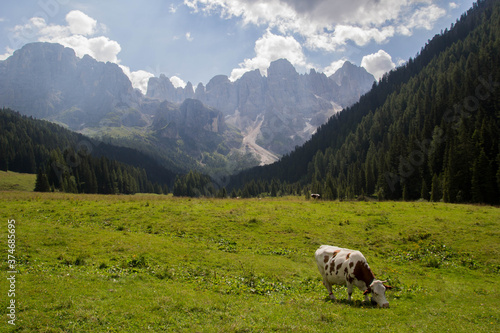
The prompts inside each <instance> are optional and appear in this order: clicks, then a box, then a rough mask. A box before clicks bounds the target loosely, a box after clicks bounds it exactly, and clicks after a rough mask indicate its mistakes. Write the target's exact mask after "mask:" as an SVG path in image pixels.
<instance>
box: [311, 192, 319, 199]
mask: <svg viewBox="0 0 500 333" xmlns="http://www.w3.org/2000/svg"><path fill="white" fill-rule="evenodd" d="M319 197H321V195H319V194H318V193H312V194H311V198H313V199H319Z"/></svg>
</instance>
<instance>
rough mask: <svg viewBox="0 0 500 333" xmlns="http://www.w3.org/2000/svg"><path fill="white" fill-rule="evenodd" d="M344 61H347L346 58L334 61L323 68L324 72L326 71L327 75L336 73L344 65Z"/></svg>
mask: <svg viewBox="0 0 500 333" xmlns="http://www.w3.org/2000/svg"><path fill="white" fill-rule="evenodd" d="M344 62H346V60H344V59H341V60H337V61H334V62H332V63H331V64H330V65H329V66H327V67H325V68H324V69H323V73H325V75H326V76H330V75H332V74H334V73H335V72H336V71H338V70H339V69H340V68H341V67H342V66H343V65H344Z"/></svg>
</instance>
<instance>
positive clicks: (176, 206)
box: [0, 192, 500, 332]
mask: <svg viewBox="0 0 500 333" xmlns="http://www.w3.org/2000/svg"><path fill="white" fill-rule="evenodd" d="M0 211H1V212H2V219H5V221H7V219H8V220H10V221H12V220H14V221H15V230H16V248H15V250H16V251H15V257H16V266H15V268H16V270H17V272H18V273H16V295H15V301H16V303H15V304H16V305H15V316H16V321H15V324H16V326H15V327H12V326H10V325H9V326H10V327H11V328H16V329H17V330H20V331H55V332H62V331H68V330H73V331H86V332H90V331H108V332H131V331H140V330H145V329H149V330H151V331H154V332H160V331H182V332H188V331H190V332H193V331H203V332H221V331H222V332H247V331H255V332H268V331H287V332H325V331H337V330H359V331H364V332H380V331H392V332H443V331H447V330H449V331H455V332H493V331H495V327H498V325H500V308H499V304H498V292H499V291H500V290H499V288H498V283H497V281H498V274H499V272H500V271H499V268H500V261H499V258H500V255H499V254H500V248H499V243H498V239H499V237H500V234H499V230H500V228H499V227H500V225H499V221H500V210H499V209H498V208H495V207H491V206H473V205H454V204H445V203H424V202H422V203H407V202H331V201H313V200H305V199H304V198H297V197H287V198H279V199H271V198H266V199H261V200H258V199H240V200H236V199H235V200H228V199H224V200H222V199H208V198H200V199H196V198H193V199H192V198H175V197H171V196H168V197H166V196H158V195H134V196H124V195H117V196H109V195H106V196H105V195H92V194H86V195H82V194H67V193H33V192H32V193H28V192H0ZM0 237H1V238H2V239H5V240H6V239H7V228H2V230H1V231H0ZM478 240H480V241H478ZM3 244H5V245H6V243H5V242H3ZM321 244H332V245H340V246H343V247H346V248H351V249H357V250H360V251H361V252H362V253H363V254H364V255H365V257H366V258H367V260H368V262H369V264H370V267H371V268H372V270H373V272H374V274H375V276H377V278H380V279H382V280H387V281H388V282H387V283H388V284H389V285H391V286H392V287H393V289H392V290H391V291H388V292H387V293H386V296H387V299H388V301H389V304H390V308H389V309H378V308H376V307H374V306H373V305H371V304H365V303H363V302H362V300H363V295H362V293H361V292H359V291H357V290H356V291H355V292H354V293H353V295H352V297H353V302H352V303H349V302H347V301H346V298H347V292H346V289H345V288H344V287H338V288H335V290H334V293H335V295H336V297H337V298H338V299H339V301H338V302H332V301H331V300H330V299H329V297H328V293H327V292H326V289H325V288H324V286H323V285H322V282H321V276H320V274H319V272H318V269H317V267H316V263H315V260H314V252H315V251H316V249H317V248H318V247H319V246H320V245H321ZM1 268H2V269H1V273H0V277H1V279H0V290H2V291H6V290H8V287H9V286H8V280H7V279H6V277H7V276H6V275H7V273H6V272H7V271H8V264H7V261H3V262H2V266H1ZM8 302H9V298H7V297H2V299H1V302H0V305H1V307H0V313H1V317H2V318H3V320H2V323H0V325H2V329H7V325H8V324H7V323H6V319H7V316H6V315H7V312H8V311H10V310H8V309H7V307H8ZM450 318H453V320H450ZM9 320H10V319H9Z"/></svg>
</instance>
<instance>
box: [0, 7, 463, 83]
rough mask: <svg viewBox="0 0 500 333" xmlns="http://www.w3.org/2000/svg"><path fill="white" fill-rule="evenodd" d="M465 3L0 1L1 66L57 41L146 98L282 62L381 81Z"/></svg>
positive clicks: (446, 24)
mask: <svg viewBox="0 0 500 333" xmlns="http://www.w3.org/2000/svg"><path fill="white" fill-rule="evenodd" d="M471 6H472V1H469V0H467V1H464V0H452V1H443V0H349V1H345V0H166V1H161V0H141V1H135V0H132V1H123V0H122V1H118V0H90V1H72V0H26V1H2V3H1V4H0V31H1V33H0V60H3V59H6V58H7V57H8V56H9V55H11V54H12V52H14V51H15V50H16V49H19V48H21V47H22V46H23V45H24V44H26V43H29V42H35V41H49V42H58V43H61V44H63V45H65V46H67V47H72V48H73V49H75V52H76V54H77V55H78V56H83V55H84V54H90V55H91V56H93V57H94V58H96V59H97V60H100V61H111V62H115V63H118V64H119V65H120V66H122V68H123V70H124V72H125V73H126V74H127V75H128V76H129V77H130V79H131V81H132V83H133V85H134V87H136V88H139V89H141V90H142V91H145V89H146V84H147V80H148V79H149V77H151V76H153V75H154V76H159V75H160V74H162V73H163V74H165V75H166V76H168V77H170V78H171V80H172V82H173V83H174V85H180V86H182V85H184V84H185V83H186V82H187V81H190V82H191V83H192V84H193V85H194V86H196V85H197V84H198V83H199V82H202V83H203V84H205V85H206V84H207V83H208V81H209V80H210V79H211V78H212V77H214V76H215V75H218V74H224V75H227V76H229V77H230V79H232V80H235V79H237V78H238V77H240V76H241V75H242V74H243V73H244V72H246V71H248V70H255V69H259V70H260V71H261V73H262V74H263V75H265V74H266V69H267V67H268V66H269V63H270V62H271V61H274V60H276V59H279V58H287V59H288V60H290V62H292V64H293V65H294V66H295V67H296V69H297V70H298V71H299V72H301V73H304V72H307V71H309V70H310V69H311V68H314V69H316V70H317V71H320V72H325V73H326V74H327V75H331V74H333V72H334V71H335V70H336V69H338V68H339V67H340V66H341V65H342V63H343V62H344V61H346V60H348V61H351V62H352V63H354V64H356V65H358V66H359V65H361V66H363V67H365V68H366V69H367V70H368V71H369V72H370V73H372V74H374V76H375V77H376V78H379V77H380V76H381V75H382V74H383V73H384V72H385V71H387V70H390V69H391V68H393V67H394V66H397V65H399V64H401V63H403V62H404V61H406V60H408V58H409V57H413V56H415V54H416V53H417V52H418V51H420V48H421V47H422V46H423V45H424V44H425V42H426V41H427V40H428V39H431V38H432V37H433V36H434V35H435V34H436V33H439V32H440V31H441V30H442V29H445V28H449V27H450V24H451V23H452V22H455V20H456V19H457V18H458V17H460V15H461V14H462V13H463V12H465V11H466V10H467V9H469V8H470V7H471Z"/></svg>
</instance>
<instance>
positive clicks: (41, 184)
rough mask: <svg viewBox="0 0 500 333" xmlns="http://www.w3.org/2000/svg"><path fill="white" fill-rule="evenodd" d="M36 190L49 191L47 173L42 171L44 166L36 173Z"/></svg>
mask: <svg viewBox="0 0 500 333" xmlns="http://www.w3.org/2000/svg"><path fill="white" fill-rule="evenodd" d="M34 191H35V192H49V191H50V185H49V180H48V178H47V175H46V174H45V173H44V172H43V171H42V168H38V173H37V174H36V181H35V189H34Z"/></svg>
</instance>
